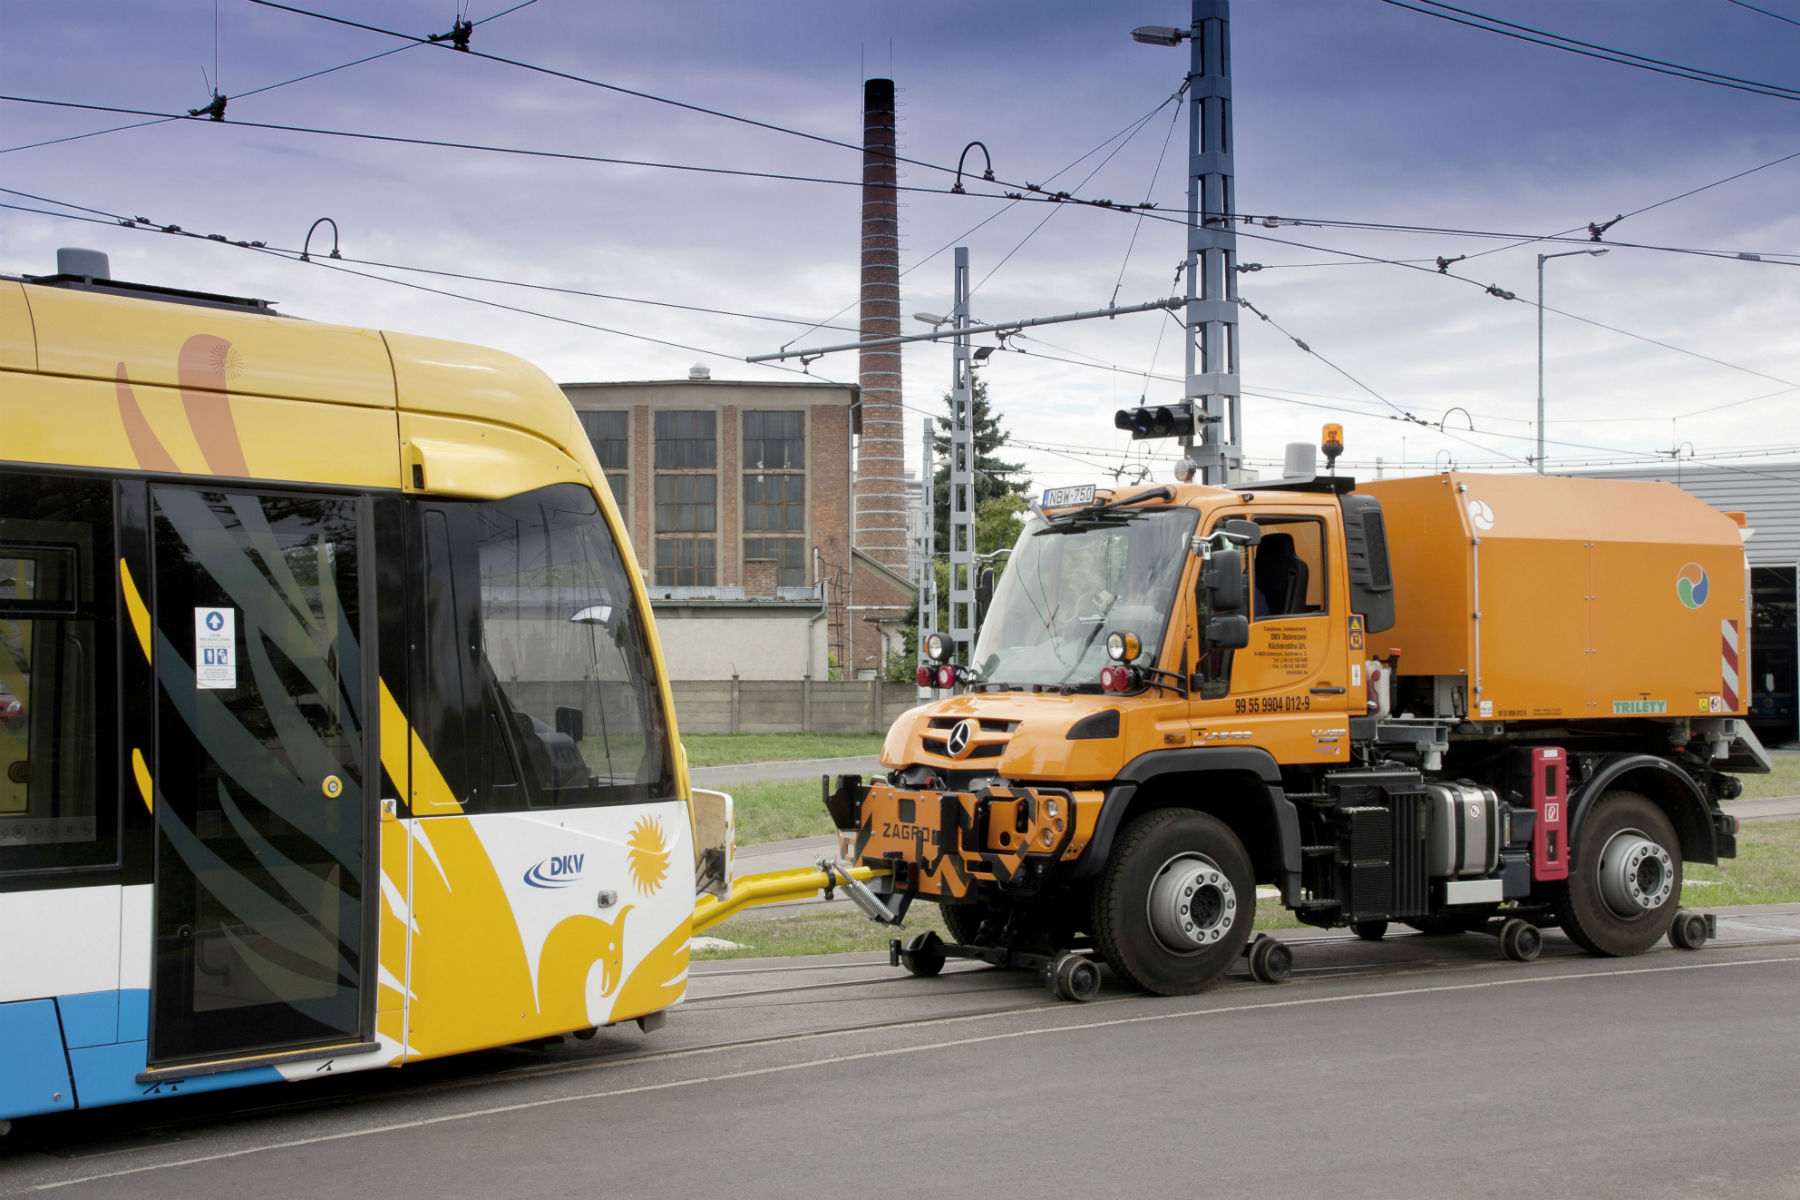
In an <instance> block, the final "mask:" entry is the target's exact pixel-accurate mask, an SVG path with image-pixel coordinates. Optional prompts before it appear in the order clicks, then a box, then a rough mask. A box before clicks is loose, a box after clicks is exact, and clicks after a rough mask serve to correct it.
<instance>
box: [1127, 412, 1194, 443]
mask: <svg viewBox="0 0 1800 1200" xmlns="http://www.w3.org/2000/svg"><path fill="white" fill-rule="evenodd" d="M1113 428H1115V429H1128V430H1130V431H1131V437H1132V440H1134V441H1141V440H1143V439H1145V438H1166V437H1187V436H1190V435H1191V434H1192V433H1193V432H1194V406H1193V405H1192V404H1154V405H1150V406H1147V407H1145V408H1122V409H1120V410H1119V411H1118V412H1117V413H1116V414H1114V416H1113Z"/></svg>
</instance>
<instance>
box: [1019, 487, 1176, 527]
mask: <svg viewBox="0 0 1800 1200" xmlns="http://www.w3.org/2000/svg"><path fill="white" fill-rule="evenodd" d="M1174 498H1175V489H1174V488H1172V487H1170V486H1168V485H1167V484H1164V485H1163V486H1162V487H1159V488H1152V489H1151V490H1150V491H1147V492H1139V493H1138V494H1137V495H1135V496H1127V497H1125V499H1123V500H1109V501H1107V502H1106V503H1105V504H1101V505H1097V506H1095V507H1093V508H1072V509H1070V510H1069V511H1068V512H1064V513H1058V514H1057V515H1056V516H1054V517H1046V518H1045V520H1047V521H1049V522H1050V523H1051V524H1052V525H1055V524H1057V523H1058V522H1061V521H1083V520H1087V519H1088V518H1090V517H1095V516H1098V515H1099V514H1101V513H1104V512H1111V511H1112V510H1113V509H1116V508H1125V507H1126V506H1128V505H1132V504H1142V503H1143V502H1144V501H1146V500H1173V499H1174Z"/></svg>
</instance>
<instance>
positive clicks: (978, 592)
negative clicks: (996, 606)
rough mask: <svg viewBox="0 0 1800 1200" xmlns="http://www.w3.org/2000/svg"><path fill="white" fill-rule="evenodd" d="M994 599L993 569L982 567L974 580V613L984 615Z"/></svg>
mask: <svg viewBox="0 0 1800 1200" xmlns="http://www.w3.org/2000/svg"><path fill="white" fill-rule="evenodd" d="M993 599H994V568H992V567H983V568H981V574H980V575H978V576H976V578H975V611H976V612H977V613H978V614H981V615H986V613H987V607H988V605H989V604H991V603H992V602H993Z"/></svg>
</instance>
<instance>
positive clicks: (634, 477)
mask: <svg viewBox="0 0 1800 1200" xmlns="http://www.w3.org/2000/svg"><path fill="white" fill-rule="evenodd" d="M562 388H563V392H564V393H565V394H566V395H567V396H568V397H569V400H570V402H571V403H572V404H573V405H574V406H575V410H576V412H577V414H578V415H579V416H580V418H581V422H582V425H583V427H584V428H585V429H586V430H587V433H588V437H589V438H590V439H591V440H592V441H593V444H594V452H595V454H596V455H597V456H598V457H599V459H600V465H601V466H602V468H604V469H605V471H606V477H607V481H608V483H610V484H611V485H612V492H613V499H614V500H615V501H616V502H617V503H618V505H619V509H620V511H621V512H622V513H623V515H624V517H625V525H626V528H627V529H628V530H630V533H631V542H632V548H633V549H634V550H635V552H636V554H637V560H638V565H639V567H640V568H641V569H642V570H643V572H644V581H645V584H646V586H647V587H648V588H649V590H650V597H651V605H652V607H653V608H654V609H655V613H656V621H657V626H658V628H659V630H660V631H661V634H662V640H663V646H664V651H665V653H666V654H667V656H668V659H669V670H670V673H671V675H672V676H673V677H674V678H677V679H724V678H730V677H731V676H733V675H737V676H739V677H741V678H746V679H800V678H804V677H807V676H811V677H813V678H817V679H824V678H826V677H827V672H828V663H829V661H830V660H831V659H834V658H835V659H836V660H837V661H838V662H839V663H841V664H843V666H844V671H843V674H844V677H845V678H855V677H858V676H860V675H863V674H864V673H865V672H867V671H870V670H876V669H879V667H880V663H881V653H882V641H883V632H884V629H885V630H886V631H887V632H888V633H889V634H890V636H891V635H892V631H893V629H894V628H895V627H896V626H895V622H896V621H897V619H898V617H899V616H900V615H902V614H904V612H905V610H906V608H907V606H908V605H910V604H911V602H912V595H911V592H910V590H908V585H907V581H906V580H905V579H903V578H901V577H899V576H896V575H894V574H893V573H892V572H891V571H888V570H887V569H886V568H883V567H882V566H881V565H880V564H878V563H875V562H873V561H865V560H864V557H863V556H862V555H861V554H860V553H858V552H853V551H852V549H851V545H852V533H853V530H852V528H851V522H852V512H853V504H854V489H855V480H854V466H853V456H854V450H855V446H854V439H855V436H856V434H857V433H858V432H859V430H858V428H857V426H858V424H859V423H860V422H859V416H860V412H859V392H858V389H857V388H855V387H852V386H847V385H843V384H834V383H812V382H796V383H748V382H741V381H728V380H714V379H711V378H709V377H707V375H706V373H705V368H703V367H696V368H695V370H694V371H693V372H692V373H691V375H690V378H687V379H678V380H653V381H646V382H639V383H569V384H563V385H562ZM896 582H897V583H898V585H899V587H898V588H896V586H895V584H896ZM901 592H904V595H903V596H902V595H901V594H900V593H901ZM859 593H866V594H865V595H859Z"/></svg>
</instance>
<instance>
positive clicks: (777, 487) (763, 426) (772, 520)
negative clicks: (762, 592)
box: [743, 412, 806, 587]
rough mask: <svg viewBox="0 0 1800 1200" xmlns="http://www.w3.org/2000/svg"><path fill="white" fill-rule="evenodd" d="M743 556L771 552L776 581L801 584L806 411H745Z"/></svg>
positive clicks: (765, 555)
mask: <svg viewBox="0 0 1800 1200" xmlns="http://www.w3.org/2000/svg"><path fill="white" fill-rule="evenodd" d="M743 509H744V557H745V558H772V559H774V560H775V561H776V562H777V563H778V564H780V566H779V569H778V570H777V573H776V583H777V584H778V585H779V586H781V587H805V586H806V536H805V535H806V414H805V413H802V412H747V413H745V414H744V500H743Z"/></svg>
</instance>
